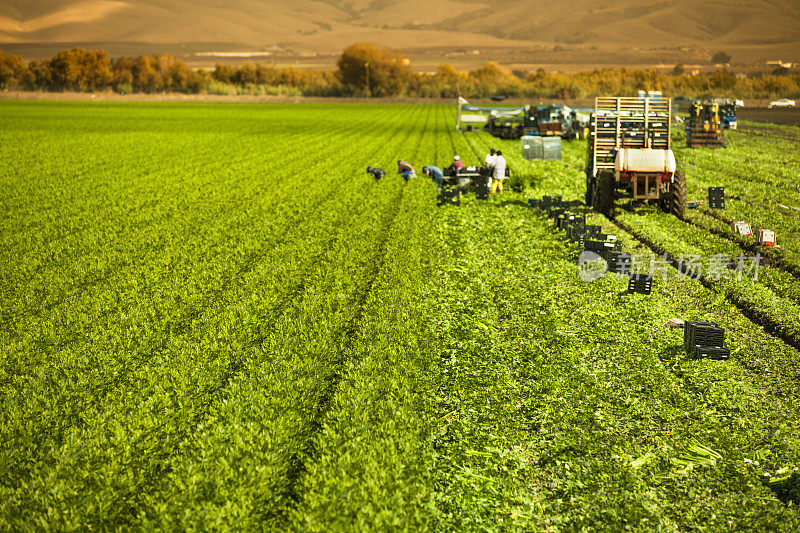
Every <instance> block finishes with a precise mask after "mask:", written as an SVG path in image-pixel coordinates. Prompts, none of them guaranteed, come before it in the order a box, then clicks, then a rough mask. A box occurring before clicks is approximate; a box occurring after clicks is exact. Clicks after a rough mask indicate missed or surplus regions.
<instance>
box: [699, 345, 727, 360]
mask: <svg viewBox="0 0 800 533" xmlns="http://www.w3.org/2000/svg"><path fill="white" fill-rule="evenodd" d="M692 355H693V356H694V358H695V359H716V360H720V361H723V360H725V359H728V358H730V356H731V351H730V349H728V348H725V347H722V346H695V347H694V349H693V350H692Z"/></svg>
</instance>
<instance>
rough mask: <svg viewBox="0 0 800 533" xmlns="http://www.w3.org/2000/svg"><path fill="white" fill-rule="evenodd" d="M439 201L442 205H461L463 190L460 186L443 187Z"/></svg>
mask: <svg viewBox="0 0 800 533" xmlns="http://www.w3.org/2000/svg"><path fill="white" fill-rule="evenodd" d="M439 202H440V204H441V205H461V190H460V189H459V188H458V187H443V188H442V193H441V194H440V195H439Z"/></svg>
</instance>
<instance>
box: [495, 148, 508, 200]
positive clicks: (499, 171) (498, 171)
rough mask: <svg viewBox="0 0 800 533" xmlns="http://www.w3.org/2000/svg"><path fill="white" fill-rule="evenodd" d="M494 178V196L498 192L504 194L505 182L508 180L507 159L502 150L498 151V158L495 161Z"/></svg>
mask: <svg viewBox="0 0 800 533" xmlns="http://www.w3.org/2000/svg"><path fill="white" fill-rule="evenodd" d="M492 178H493V179H492V194H494V193H495V192H496V191H498V190H499V191H500V192H503V181H505V179H506V158H505V157H503V152H501V151H500V150H498V151H497V157H496V158H495V160H494V174H493V175H492Z"/></svg>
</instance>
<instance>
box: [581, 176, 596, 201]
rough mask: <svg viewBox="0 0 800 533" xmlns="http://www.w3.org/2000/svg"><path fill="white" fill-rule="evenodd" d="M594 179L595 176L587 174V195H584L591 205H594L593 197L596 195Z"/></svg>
mask: <svg viewBox="0 0 800 533" xmlns="http://www.w3.org/2000/svg"><path fill="white" fill-rule="evenodd" d="M594 181H595V180H594V178H590V177H589V176H586V196H584V200H585V201H586V205H588V206H589V207H591V206H592V197H593V196H594Z"/></svg>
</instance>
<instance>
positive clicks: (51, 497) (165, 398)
mask: <svg viewBox="0 0 800 533" xmlns="http://www.w3.org/2000/svg"><path fill="white" fill-rule="evenodd" d="M420 114H421V113H416V114H414V115H412V116H411V117H409V118H410V119H412V120H414V117H415V116H416V117H420ZM418 119H419V118H417V120H418ZM390 131H392V130H390ZM394 131H397V130H394ZM390 137H391V134H390ZM408 140H409V139H407V138H404V137H400V138H395V139H393V142H392V143H390V144H388V145H387V144H386V141H387V138H386V137H384V138H375V139H371V140H370V142H367V143H361V145H362V149H364V150H365V153H366V154H370V153H374V154H376V155H381V156H383V157H392V156H393V154H391V153H390V152H389V151H390V150H391V149H392V148H399V147H400V146H401V145H402V144H404V142H405V141H408ZM411 140H412V141H413V139H411ZM370 147H372V148H370ZM373 150H380V152H375V151H373ZM346 152H347V151H346V150H345V149H343V147H342V146H340V147H339V153H340V154H342V156H341V161H342V162H344V160H345V157H346ZM331 164H333V165H334V166H335V165H336V164H337V162H336V160H335V159H334V160H329V161H325V162H320V163H319V164H317V165H315V164H311V165H309V162H308V161H305V162H302V164H301V165H298V166H297V167H296V168H295V169H288V170H289V175H288V176H286V177H287V178H289V179H286V180H284V183H283V186H284V187H287V188H298V189H299V188H302V187H303V185H302V178H306V179H307V175H306V174H305V172H308V171H311V172H315V171H318V172H320V173H321V174H322V175H323V176H324V175H326V174H327V175H329V176H330V178H329V179H328V180H327V183H325V182H323V183H325V185H323V189H322V190H324V188H325V187H327V191H326V192H325V194H326V195H327V196H329V200H328V201H327V203H328V204H329V205H326V204H325V203H322V204H318V205H316V206H315V205H313V204H311V205H303V204H297V205H295V206H294V209H296V210H297V211H296V212H297V214H298V215H300V216H302V218H301V219H299V220H295V221H291V219H289V220H287V222H286V225H285V226H284V225H282V224H277V225H276V226H272V225H271V224H263V222H262V224H257V223H256V224H253V226H252V228H251V229H248V228H246V227H243V228H241V229H239V230H238V232H237V233H236V234H235V236H236V237H237V239H238V240H241V241H242V244H241V245H239V246H238V249H239V252H240V254H237V257H238V256H239V255H241V257H242V258H243V259H244V260H245V261H244V263H242V266H244V268H239V269H238V270H239V273H238V274H237V273H236V270H237V269H236V268H235V267H234V268H232V267H233V265H228V267H227V269H224V270H220V274H221V275H222V276H225V277H230V276H231V273H233V274H234V277H233V278H232V279H228V280H226V279H225V277H221V278H220V281H219V282H217V285H218V284H219V283H222V287H223V288H224V291H223V292H220V291H219V290H218V291H216V294H214V292H212V293H211V294H207V293H204V294H205V296H204V300H205V301H206V303H205V306H204V307H194V308H195V309H196V310H197V312H196V313H192V314H191V315H188V316H186V318H185V319H184V320H183V321H182V322H181V324H182V327H179V328H177V329H173V327H172V326H170V322H172V321H169V320H168V321H166V323H165V321H164V318H165V317H163V316H161V317H156V319H155V320H153V321H152V322H153V325H156V326H161V327H160V328H156V329H157V330H156V331H153V332H152V339H153V345H151V346H150V347H149V348H150V349H151V350H152V353H150V354H147V353H142V356H146V357H145V358H144V359H142V363H141V366H139V367H138V368H135V369H133V370H132V371H131V370H130V369H129V367H128V365H127V364H125V361H120V362H119V364H120V367H119V369H120V370H119V371H116V372H112V371H113V368H109V364H112V365H113V364H114V363H115V362H114V361H113V360H108V359H109V358H108V355H106V357H105V360H103V355H104V354H109V349H108V348H109V347H106V348H105V349H104V350H98V359H95V360H92V359H87V358H86V357H85V354H84V353H82V352H81V351H76V352H75V353H73V358H74V360H75V363H76V364H81V365H87V364H88V366H87V367H85V368H74V369H72V370H73V371H74V373H67V374H66V375H60V376H58V381H57V382H58V383H59V385H60V386H62V390H63V389H66V390H65V393H66V394H67V397H66V398H64V397H63V395H62V397H61V398H60V399H61V401H62V403H66V404H67V405H68V407H67V409H69V410H71V411H73V412H75V414H78V413H80V419H79V423H78V424H77V425H75V426H73V427H72V428H70V427H69V425H67V427H66V428H62V429H60V430H58V431H55V432H51V429H52V428H47V425H46V424H45V429H46V430H47V433H46V434H45V435H41V434H37V435H35V437H36V441H37V442H36V443H35V445H36V446H37V448H36V451H35V453H34V454H33V457H32V458H31V459H29V461H30V462H31V464H30V466H29V467H28V468H29V469H33V470H32V472H31V476H30V478H29V479H28V480H27V481H25V482H24V483H20V481H21V480H22V479H25V477H26V476H25V475H24V469H23V472H20V471H19V470H18V469H17V467H19V466H20V464H19V463H17V462H15V461H14V460H13V459H12V460H11V461H8V459H9V458H8V457H6V464H8V463H10V465H11V468H10V469H9V470H8V474H10V475H11V476H12V479H15V480H16V482H17V483H15V484H12V486H13V485H16V489H15V490H8V491H7V492H6V494H5V496H6V498H4V500H5V501H6V502H7V504H6V508H5V509H4V513H8V514H12V513H13V514H16V513H22V512H23V511H22V510H23V509H29V510H38V511H40V512H42V510H44V509H48V508H49V509H51V510H52V512H54V513H56V514H54V515H52V516H49V517H47V518H45V520H46V521H47V522H49V523H61V524H70V523H72V524H76V523H83V522H82V521H89V522H91V521H102V520H106V521H107V522H105V523H107V524H110V523H114V521H115V520H121V519H122V520H130V519H131V516H129V514H128V513H130V512H132V507H133V503H132V502H130V501H129V498H130V493H131V491H135V492H138V491H139V489H140V488H144V487H147V486H150V485H152V484H153V483H154V482H155V481H156V480H158V479H161V478H160V476H158V475H157V474H158V473H163V470H162V469H163V466H164V465H163V463H164V462H165V461H166V460H167V459H169V458H170V457H171V454H172V453H174V449H175V448H174V447H175V445H176V444H179V442H180V440H181V439H185V440H186V441H187V442H188V441H190V440H191V439H189V435H190V433H191V431H190V430H191V428H193V427H194V426H195V425H196V424H197V423H198V422H200V421H202V419H203V418H204V417H205V416H206V414H205V412H206V411H207V410H209V409H210V407H209V405H210V404H209V401H211V402H212V404H211V405H214V404H215V403H216V401H215V400H214V398H215V397H216V396H221V395H223V394H224V393H225V392H226V391H227V390H228V389H229V388H232V387H234V384H235V380H236V378H237V376H239V375H240V374H242V373H245V369H246V368H247V364H257V363H262V362H263V363H265V364H267V365H268V364H270V362H271V363H273V364H275V365H277V363H276V362H275V361H270V358H269V357H267V358H266V360H264V358H263V356H264V355H272V352H270V351H269V350H266V347H267V346H268V347H269V348H270V349H271V350H275V352H276V353H275V354H274V357H275V358H276V361H280V360H281V357H279V353H277V352H279V348H280V349H281V350H282V349H284V347H287V349H288V346H289V343H287V342H284V341H281V339H282V338H285V336H289V337H290V338H292V339H295V338H296V339H297V341H294V342H300V346H299V347H298V348H297V349H299V348H304V349H306V350H307V349H308V347H307V346H306V345H304V344H303V341H306V342H309V341H311V340H313V339H309V338H308V334H309V333H310V332H313V331H315V329H321V333H320V335H321V336H322V339H320V340H325V339H324V334H325V333H327V334H331V333H332V332H334V331H337V328H338V330H341V329H342V328H343V326H342V324H344V323H346V317H344V316H340V314H342V315H343V314H345V313H344V312H343V310H346V309H348V307H349V306H347V305H346V303H347V301H346V297H347V295H348V294H352V291H353V290H355V286H356V285H357V284H359V283H363V281H362V280H361V279H360V278H359V277H358V276H354V274H356V273H357V272H358V268H366V266H365V264H364V261H365V258H368V257H369V251H370V250H371V249H372V248H373V246H374V241H373V240H371V239H367V238H362V237H366V236H367V235H373V234H376V233H378V230H377V229H376V228H375V227H374V222H375V217H376V216H378V215H379V214H380V213H383V212H385V209H383V208H381V207H380V206H382V205H387V202H389V204H391V199H392V197H393V195H391V194H383V195H375V194H374V191H372V190H369V189H363V188H354V189H355V191H353V188H351V189H350V190H346V188H345V187H342V188H341V190H337V189H339V187H338V185H340V184H346V182H347V180H351V179H352V175H353V174H355V172H356V170H357V169H356V168H354V167H353V166H346V169H347V170H346V171H331V167H330V165H331ZM360 166H361V165H360V164H359V165H358V167H359V168H358V170H361V171H362V172H363V169H361V168H360ZM315 167H316V168H315ZM292 171H294V172H292ZM292 174H294V175H295V176H296V177H297V178H296V181H294V180H293V179H292V178H291V175H292ZM359 174H360V173H359ZM318 183H319V180H317V183H316V184H314V185H310V186H308V187H307V188H310V189H311V190H314V189H315V188H318V187H319V185H318ZM331 185H333V187H331ZM370 185H372V184H370ZM386 186H387V187H389V186H391V182H387V185H386ZM399 186H400V184H398V183H394V188H395V190H398V187H399ZM385 192H388V191H385ZM300 197H301V198H303V197H304V196H303V195H300ZM309 213H310V214H311V218H309V216H308V215H309ZM317 218H318V219H319V220H316V219H317ZM262 221H263V218H262ZM265 231H266V233H264V232H265ZM273 231H274V232H276V234H283V235H284V237H285V239H284V240H283V241H280V242H282V243H283V244H281V245H280V246H279V247H277V248H275V249H271V246H270V244H269V240H266V241H264V240H263V236H264V235H269V234H270V233H272V232H273ZM292 233H296V235H294V236H293V235H292ZM378 234H379V233H378ZM376 238H377V235H376ZM337 243H339V244H337ZM293 257H294V258H295V259H294V260H292V258H293ZM348 258H349V259H348ZM348 261H349V263H348ZM348 266H349V267H351V268H348ZM315 272H316V274H314V273H315ZM334 273H336V275H333V274H334ZM343 276H344V277H343ZM351 276H353V278H352V281H350V279H351ZM212 286H213V285H212ZM175 288H177V287H175ZM173 290H174V288H173ZM262 291H263V292H262ZM209 296H211V297H212V299H210V300H209V299H208V297H209ZM201 301H202V300H201ZM237 303H238V305H237ZM340 307H341V309H340ZM337 309H338V311H337ZM314 311H316V312H314ZM337 313H339V314H337ZM295 315H299V316H295ZM321 317H330V318H326V319H325V321H326V322H328V324H326V325H325V327H324V328H320V325H319V324H318V322H319V321H320V319H321ZM292 318H294V320H292ZM281 320H282V321H285V323H286V326H285V327H283V328H281V329H279V330H277V331H279V332H280V335H278V336H277V338H273V335H272V334H269V335H268V334H267V332H269V330H270V329H269V328H270V327H271V326H272V325H273V322H275V321H281ZM262 321H264V322H266V324H265V323H263V322H262ZM164 324H166V329H165V328H164V326H163V325H164ZM173 325H174V323H173ZM301 326H303V327H302V328H301ZM151 327H152V326H151ZM298 328H300V329H299V331H298ZM263 329H266V331H263ZM304 330H305V333H303V331H304ZM117 331H118V330H117ZM111 333H112V334H113V333H114V332H111ZM139 333H141V332H139ZM159 337H161V340H160V341H159ZM130 338H131V339H139V338H140V336H139V335H131V337H130ZM114 342H115V343H116V342H117V341H114ZM327 342H331V341H330V339H329V340H328V341H327ZM115 346H119V344H115ZM324 346H325V344H324V343H322V342H321V343H320V344H319V346H318V348H317V349H323V347H324ZM122 347H123V348H124V346H122ZM114 351H115V350H114V349H113V348H112V350H110V353H114ZM292 356H293V357H294V358H296V359H299V360H295V361H294V363H295V365H297V364H299V363H300V362H304V363H307V362H308V360H309V359H308V358H306V357H300V354H299V353H294V354H292V352H291V351H290V352H289V353H288V354H285V355H284V359H286V360H291V357H292ZM311 360H312V361H313V360H314V358H313V357H312V358H311ZM327 362H330V361H327ZM98 363H101V365H102V370H103V372H102V373H100V372H94V373H93V372H92V371H91V368H92V364H98ZM325 363H326V360H325V359H324V358H322V357H321V358H319V360H318V362H317V363H316V364H314V365H312V366H311V367H310V368H303V371H305V372H308V375H309V379H310V383H311V384H312V385H313V384H315V383H314V382H315V380H316V378H317V377H318V376H319V375H320V374H321V372H322V371H327V372H330V371H331V370H330V365H326V364H325ZM315 368H316V370H315ZM190 370H191V372H189V371H190ZM264 370H266V371H267V372H268V373H269V372H270V370H274V369H267V368H265V369H264ZM286 370H287V372H288V375H287V378H284V379H288V376H289V375H292V373H291V372H290V369H286ZM295 370H298V369H295ZM120 371H121V372H123V373H124V374H123V375H124V376H125V378H124V379H123V380H122V381H121V382H120V381H119V380H118V378H117V376H118V374H119V372H120ZM131 372H132V374H131ZM26 377H28V374H27V373H26ZM276 377H277V376H276ZM295 377H296V376H295ZM65 378H66V379H70V381H72V382H74V383H75V386H74V389H72V390H70V389H71V388H70V387H63V385H65V383H64V379H65ZM98 379H99V380H100V381H99V382H98ZM103 381H106V382H107V383H108V384H109V385H110V386H111V388H110V389H108V391H107V392H106V393H105V394H104V396H105V398H106V399H104V400H102V399H101V403H97V404H92V402H91V398H92V392H93V391H97V390H98V387H99V390H103V389H104V388H108V386H109V385H105V386H103V385H102V382H103ZM277 383H279V381H277V380H276V384H277ZM34 385H35V384H34ZM283 386H284V387H285V386H286V384H285V383H284V385H283ZM35 389H36V387H32V388H31V389H30V390H35ZM317 389H319V387H315V386H310V387H309V389H308V390H305V389H303V388H298V389H297V391H298V393H299V394H301V395H302V396H309V398H308V400H312V398H311V397H310V396H312V395H313V394H315V392H314V391H316V390H317ZM183 391H185V392H183ZM188 391H192V394H186V392H188ZM309 391H310V392H311V394H309ZM281 397H282V395H281V394H280V393H279V392H277V391H275V394H273V395H272V401H276V400H279V399H280V398H281ZM46 398H47V394H41V395H36V396H35V397H34V398H31V399H30V400H29V404H33V405H35V404H36V403H37V402H42V400H45V399H46ZM65 400H66V401H65ZM82 400H83V401H84V402H88V408H87V405H86V404H84V405H83V406H82V404H81V403H80V402H81V401H82ZM220 401H221V400H220ZM290 405H291V403H290ZM58 406H59V403H58V402H53V403H52V404H50V403H48V404H45V405H42V407H43V408H42V413H43V414H45V415H47V416H53V417H54V419H56V420H55V422H56V423H57V422H58V420H57V419H58V416H57V415H58ZM285 408H286V406H285V405H284V406H283V409H276V410H278V411H281V410H285ZM292 408H293V409H296V411H295V413H296V414H295V415H294V416H295V417H296V416H298V415H304V414H306V413H304V409H303V406H302V404H300V403H298V404H297V405H294V406H292ZM53 411H56V412H55V413H53ZM22 412H26V410H25V409H20V410H19V411H17V410H14V412H13V414H12V415H11V416H9V419H8V420H9V423H12V422H13V421H16V422H20V421H21V420H22V419H23V418H22V416H20V415H21V414H22ZM134 413H135V414H134ZM286 416H287V417H288V421H287V420H284V422H285V423H287V425H290V424H289V423H288V422H289V421H291V420H292V419H294V418H293V416H292V415H291V413H286ZM300 418H301V419H302V416H300ZM168 421H169V422H168ZM76 422H78V421H77V420H76ZM67 424H69V422H67ZM275 424H276V425H278V426H280V420H276V421H275ZM23 433H25V432H24V431H23V432H20V433H19V434H20V437H22V434H23ZM51 433H52V434H53V435H54V438H55V439H56V440H53V441H52V444H51V445H48V439H47V435H48V434H51ZM59 434H63V435H61V436H59ZM42 437H44V438H42ZM176 439H178V440H177V441H176ZM13 444H22V442H13ZM51 446H52V447H51ZM10 448H11V447H10ZM28 448H29V449H28V451H29V452H30V451H31V450H30V447H28ZM15 450H17V451H15ZM24 451H25V450H18V449H17V448H13V449H11V450H8V452H9V453H16V454H17V455H18V458H19V460H20V461H21V460H22V458H23V457H29V456H28V455H27V454H25V453H22V452H24ZM34 460H35V461H36V462H35V463H33V461H34ZM139 460H141V461H142V463H141V464H138V465H136V464H135V463H136V461H139ZM128 461H131V462H133V464H131V463H129V462H128ZM98 464H106V465H107V466H106V468H104V469H94V468H93V466H94V465H98ZM134 466H136V468H133V470H131V467H134ZM284 467H285V465H284ZM132 471H133V472H136V473H137V475H136V476H134V478H129V476H130V473H131V472H132ZM53 478H57V479H62V484H61V487H62V488H63V490H62V491H60V492H58V493H52V492H51V491H50V490H49V483H48V480H50V479H53ZM268 478H269V479H273V477H272V476H269V477H268ZM93 480H94V481H93ZM98 483H100V486H96V485H95V484H98ZM106 483H108V485H106ZM123 501H126V502H128V503H127V504H125V505H122V502H123ZM101 503H102V505H101ZM109 506H110V507H109ZM110 508H113V509H114V511H113V512H110V511H109V509H110ZM59 513H61V514H59ZM17 516H22V514H19V515H17Z"/></svg>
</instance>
